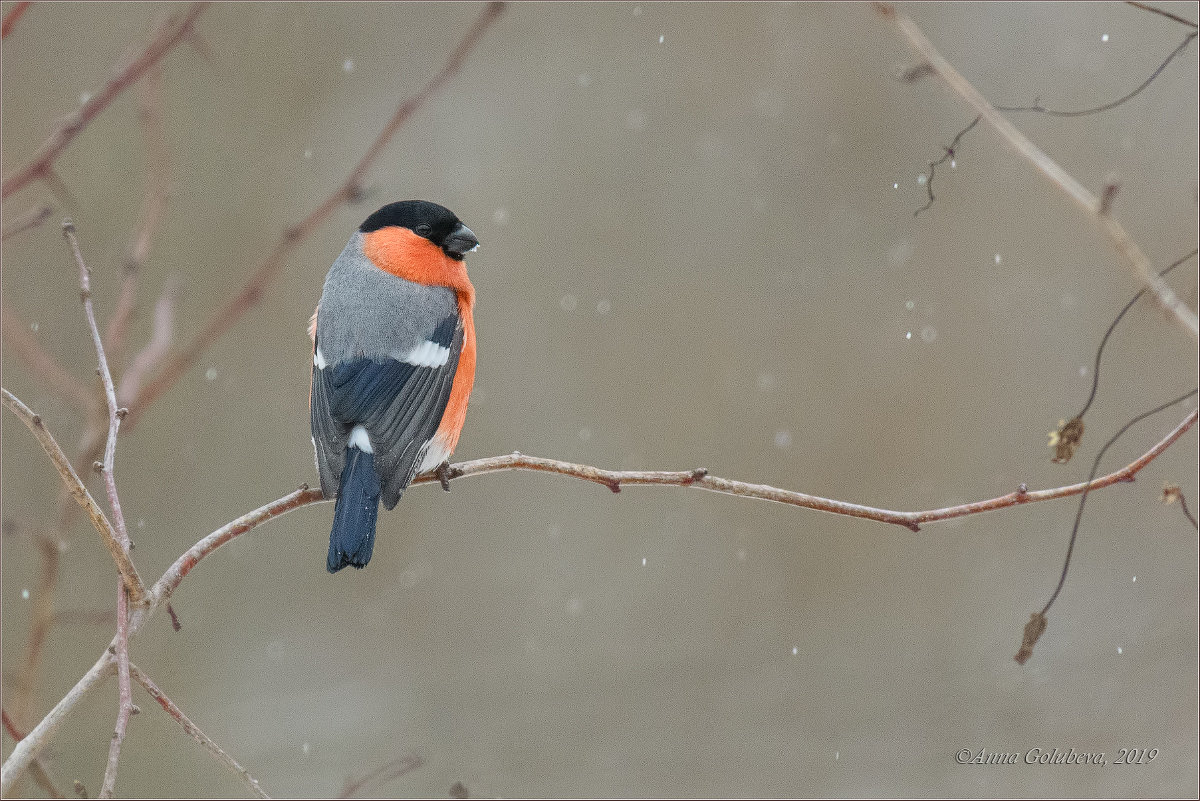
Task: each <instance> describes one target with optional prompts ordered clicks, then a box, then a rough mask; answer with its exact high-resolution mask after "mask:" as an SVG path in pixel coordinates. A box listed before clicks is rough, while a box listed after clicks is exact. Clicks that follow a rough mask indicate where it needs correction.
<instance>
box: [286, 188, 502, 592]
mask: <svg viewBox="0 0 1200 801" xmlns="http://www.w3.org/2000/svg"><path fill="white" fill-rule="evenodd" d="M478 247H479V239H478V238H477V237H476V236H475V233H474V232H473V231H472V230H471V229H470V228H468V227H467V226H465V225H464V224H463V223H462V221H461V220H459V218H458V217H457V216H456V215H455V214H454V212H452V211H450V210H449V209H447V208H445V207H444V206H441V205H438V204H437V203H431V202H428V201H423V200H402V201H398V202H395V203H389V204H387V205H386V206H383V207H382V208H380V209H379V210H377V211H376V212H374V213H373V214H371V215H370V216H369V217H367V219H366V220H365V221H363V223H362V225H360V226H359V227H358V229H357V230H356V231H355V232H354V233H353V234H352V235H351V236H350V241H349V242H347V243H346V247H345V249H343V250H342V253H341V255H339V256H338V257H337V259H336V260H335V261H334V262H333V266H332V267H331V268H330V269H329V273H328V275H327V276H326V277H325V284H324V287H323V288H322V291H321V298H320V301H319V302H318V303H317V309H316V311H315V312H314V313H313V316H312V319H311V320H310V322H309V331H308V333H309V336H310V337H311V338H312V343H313V349H312V354H313V356H312V359H313V368H312V385H311V389H310V393H309V417H310V422H311V427H312V441H313V449H314V451H315V452H316V462H317V472H318V473H319V474H320V477H321V493H322V495H324V497H325V498H336V504H335V506H334V512H333V527H332V529H331V530H330V533H329V555H328V557H327V559H326V565H325V567H326V569H327V570H328V571H329V572H330V573H336V572H337V571H339V570H341V569H342V568H344V567H346V566H347V565H352V566H354V567H356V568H359V569H361V568H364V567H366V566H367V563H368V562H370V561H371V554H372V552H373V551H374V548H375V524H376V518H377V516H378V513H379V503H380V501H382V502H383V505H384V507H385V508H387V509H389V510H390V509H392V508H393V507H395V505H396V503H397V502H398V501H399V500H400V496H401V494H402V493H403V492H404V490H405V488H406V487H408V485H409V484H410V483H411V482H412V480H413V478H415V477H416V476H417V475H419V474H421V473H425V472H428V471H430V470H435V469H436V470H438V471H439V477H441V478H442V486H443V487H444V488H446V489H449V484H448V483H447V480H446V474H445V472H444V471H445V469H446V466H447V464H448V462H447V460H448V459H449V457H450V454H451V453H453V452H454V448H455V446H456V445H457V444H458V438H459V435H460V434H461V433H462V428H463V421H464V420H465V419H466V413H467V403H468V400H469V399H470V395H471V388H472V386H473V384H474V381H475V321H474V318H473V316H472V312H473V309H474V306H475V288H474V287H473V286H472V285H471V281H470V279H468V278H467V269H466V264H465V262H464V260H463V259H464V256H465V255H466V254H467V253H470V252H472V251H474V250H476V249H477V248H478Z"/></svg>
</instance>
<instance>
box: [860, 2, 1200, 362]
mask: <svg viewBox="0 0 1200 801" xmlns="http://www.w3.org/2000/svg"><path fill="white" fill-rule="evenodd" d="M883 8H884V10H885V13H886V14H887V16H889V17H891V18H892V19H893V20H894V21H895V23H896V25H897V27H899V29H900V31H901V33H903V34H904V36H905V37H906V38H907V39H908V41H909V43H910V44H911V45H912V46H913V48H914V49H915V50H916V51H917V52H918V53H920V54H921V57H922V58H924V59H925V60H926V61H927V62H928V63H929V65H930V66H931V67H932V68H933V70H934V71H935V72H936V73H937V74H938V76H939V77H941V79H942V80H943V81H945V82H946V83H947V84H948V85H949V86H950V88H951V89H953V90H954V91H955V92H957V93H958V94H959V95H961V96H962V97H963V99H964V100H966V101H967V102H968V103H969V104H970V105H971V106H972V107H973V108H974V109H975V110H976V111H977V112H978V113H979V115H980V116H981V117H983V119H984V120H986V121H987V122H988V124H990V125H991V126H992V127H993V128H995V129H996V130H997V131H998V132H999V133H1000V135H1001V136H1003V137H1004V138H1005V139H1006V140H1008V142H1009V144H1011V145H1012V146H1013V147H1014V148H1016V150H1017V152H1018V153H1020V154H1021V155H1022V156H1024V157H1025V158H1026V160H1028V161H1029V162H1030V163H1031V164H1033V165H1034V166H1035V167H1036V168H1037V169H1038V170H1039V171H1040V172H1041V173H1042V174H1043V175H1045V176H1046V177H1047V178H1049V179H1050V181H1051V182H1052V183H1054V185H1055V186H1057V187H1059V188H1060V189H1062V190H1063V191H1064V192H1066V193H1067V195H1069V196H1070V197H1071V198H1072V199H1074V200H1075V202H1077V203H1078V204H1079V205H1081V206H1082V207H1083V208H1084V209H1085V210H1086V211H1087V212H1088V213H1089V214H1090V215H1092V217H1093V218H1094V219H1095V220H1096V222H1097V223H1099V225H1100V228H1101V230H1103V231H1104V233H1105V234H1106V235H1107V236H1108V238H1109V240H1110V241H1111V242H1112V244H1113V247H1114V248H1116V250H1117V252H1118V253H1119V254H1120V255H1121V257H1122V258H1123V259H1124V260H1125V262H1126V263H1127V264H1128V265H1129V266H1130V267H1131V268H1132V269H1133V272H1134V274H1135V275H1136V276H1138V278H1139V279H1141V281H1142V283H1144V284H1145V285H1146V286H1147V287H1149V288H1150V290H1151V291H1152V292H1153V293H1154V296H1155V298H1156V299H1157V300H1158V303H1159V305H1161V306H1162V307H1163V308H1164V309H1166V310H1167V312H1169V313H1170V314H1171V315H1172V316H1174V317H1175V319H1176V320H1178V321H1179V323H1180V324H1181V325H1182V326H1183V327H1184V328H1185V329H1186V330H1187V331H1188V332H1190V333H1191V335H1192V337H1193V338H1194V339H1195V338H1200V321H1197V319H1196V315H1195V314H1194V313H1193V312H1192V310H1191V309H1189V308H1188V307H1187V305H1186V304H1185V303H1184V302H1183V301H1182V300H1180V299H1179V297H1178V296H1177V295H1176V294H1175V292H1174V291H1173V290H1172V289H1171V287H1170V286H1168V285H1167V284H1166V282H1164V281H1163V280H1162V279H1161V278H1159V277H1158V275H1157V273H1156V272H1155V271H1154V269H1153V267H1152V266H1151V264H1150V260H1149V259H1147V258H1146V256H1145V254H1143V253H1142V251H1141V248H1139V247H1138V246H1137V243H1135V242H1134V241H1133V239H1132V237H1130V236H1129V234H1128V233H1127V232H1126V231H1125V229H1124V227H1122V226H1121V224H1120V223H1119V222H1117V220H1116V218H1115V217H1113V216H1112V215H1111V214H1107V213H1104V210H1103V209H1102V207H1101V202H1100V198H1098V197H1097V196H1096V195H1094V194H1093V193H1092V192H1091V191H1090V190H1088V189H1087V188H1086V187H1085V186H1084V185H1083V184H1081V183H1080V182H1079V181H1077V180H1076V179H1075V178H1074V177H1073V176H1072V175H1071V174H1070V173H1068V172H1067V171H1066V170H1064V169H1063V168H1062V167H1060V166H1059V165H1058V164H1057V163H1056V162H1055V161H1054V160H1053V159H1051V158H1050V157H1049V156H1048V155H1046V153H1044V152H1043V151H1042V150H1041V149H1040V148H1039V147H1038V146H1037V145H1035V144H1034V143H1033V142H1032V141H1030V140H1029V138H1028V137H1027V136H1025V134H1023V133H1021V132H1020V131H1019V130H1017V128H1016V127H1015V126H1014V125H1013V124H1012V123H1010V122H1009V121H1008V120H1006V119H1005V118H1004V117H1003V116H1002V115H1001V114H1000V113H999V112H998V111H997V110H996V109H995V108H993V106H992V105H991V103H989V102H988V101H987V98H985V97H984V96H983V95H981V94H980V93H979V91H978V90H977V89H976V88H975V87H974V86H972V85H971V83H970V82H969V81H968V80H967V79H966V78H964V77H963V76H962V75H960V74H959V73H958V71H957V70H955V69H954V67H953V66H951V65H950V62H948V61H946V59H944V58H943V57H942V55H941V53H939V52H938V51H937V49H936V48H935V47H934V46H933V43H932V42H930V41H929V39H928V38H926V36H925V34H924V33H922V32H921V29H920V28H919V27H918V26H917V24H916V23H915V22H913V21H912V20H911V19H909V18H908V17H907V16H905V15H904V14H902V13H900V12H898V11H896V10H895V9H893V8H891V7H890V6H886V7H883Z"/></svg>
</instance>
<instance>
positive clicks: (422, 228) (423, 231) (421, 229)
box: [417, 223, 433, 236]
mask: <svg viewBox="0 0 1200 801" xmlns="http://www.w3.org/2000/svg"><path fill="white" fill-rule="evenodd" d="M432 230H433V229H432V228H430V227H429V226H428V225H426V224H425V223H421V224H420V225H418V226H417V233H418V234H420V235H421V236H429V232H430V231H432Z"/></svg>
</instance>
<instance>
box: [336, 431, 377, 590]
mask: <svg viewBox="0 0 1200 801" xmlns="http://www.w3.org/2000/svg"><path fill="white" fill-rule="evenodd" d="M378 514H379V476H378V475H377V474H376V473H375V456H374V454H370V453H364V452H363V451H360V450H359V449H358V448H354V447H350V448H347V449H346V466H345V467H344V468H342V480H341V488H340V489H339V490H338V499H337V505H336V506H334V509H333V531H331V532H330V533H329V558H328V560H327V561H326V563H325V567H326V569H328V570H329V572H330V573H336V572H338V571H339V570H341V569H342V568H343V567H345V566H346V565H354V566H355V567H357V568H359V569H361V568H364V567H366V566H367V562H370V561H371V551H372V550H374V548H375V518H376V516H377V515H378Z"/></svg>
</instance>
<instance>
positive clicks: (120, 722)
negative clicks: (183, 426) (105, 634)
mask: <svg viewBox="0 0 1200 801" xmlns="http://www.w3.org/2000/svg"><path fill="white" fill-rule="evenodd" d="M63 236H64V237H65V238H66V240H67V244H68V245H69V246H70V249H71V255H72V256H73V257H74V259H75V264H76V266H77V267H78V268H79V290H80V295H81V296H82V298H83V310H84V314H85V316H86V317H87V322H88V330H89V331H90V332H91V334H92V345H93V346H94V347H95V348H96V358H97V359H98V361H99V365H100V366H99V368H98V369H97V371H96V372H98V373H99V374H100V379H101V382H102V383H103V385H104V398H105V400H106V401H107V402H108V438H107V439H106V440H105V444H104V461H103V462H102V463H101V466H100V473H101V475H102V476H103V478H104V489H105V491H106V492H107V493H108V504H109V507H110V508H111V509H112V516H113V528H114V529H116V532H117V536H118V537H119V538H120V544H121V547H122V548H123V549H124V550H125V555H126V556H128V555H129V532H128V531H127V530H126V528H125V514H124V513H123V512H122V511H121V498H120V495H119V494H118V492H117V478H116V473H115V470H114V468H115V464H116V457H117V432H118V431H119V430H120V428H121V418H122V417H124V416H125V410H124V409H121V408H118V406H117V388H116V386H115V385H114V384H113V377H112V371H111V370H110V369H109V367H108V359H107V358H105V355H104V339H103V338H102V337H101V336H100V328H99V327H98V326H97V325H96V313H95V309H94V308H93V306H92V281H91V274H92V271H91V269H89V268H88V266H87V263H86V262H85V261H84V260H83V253H82V252H81V251H80V249H79V239H78V238H77V237H76V236H75V225H74V223H72V222H71V221H70V220H67V221H65V222H63ZM116 639H117V647H116V652H117V695H118V698H119V700H118V703H117V723H116V726H115V727H114V730H113V736H112V740H111V741H110V742H109V750H108V765H107V767H105V769H104V783H103V784H102V785H101V787H100V795H99V797H100V798H112V795H113V791H114V789H115V787H116V783H117V767H118V765H119V763H120V761H121V744H122V743H124V742H125V732H126V730H127V729H128V727H129V717H130V715H132V714H133V688H132V686H131V684H130V678H129V596H128V594H127V593H126V590H125V583H124V582H123V581H118V582H117V638H116Z"/></svg>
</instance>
